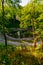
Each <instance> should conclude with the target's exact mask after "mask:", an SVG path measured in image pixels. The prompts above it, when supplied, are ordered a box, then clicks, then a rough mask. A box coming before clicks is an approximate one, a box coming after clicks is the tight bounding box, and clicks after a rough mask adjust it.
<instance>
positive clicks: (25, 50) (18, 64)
mask: <svg viewBox="0 0 43 65" xmlns="http://www.w3.org/2000/svg"><path fill="white" fill-rule="evenodd" d="M0 65H43V51H42V50H41V45H38V46H37V47H36V48H34V47H32V46H23V45H22V46H15V45H14V46H13V45H8V46H7V50H6V48H5V46H4V45H2V44H1V45H0Z"/></svg>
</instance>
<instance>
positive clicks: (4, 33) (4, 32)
mask: <svg viewBox="0 0 43 65" xmlns="http://www.w3.org/2000/svg"><path fill="white" fill-rule="evenodd" d="M4 23H5V21H4V0H2V25H3V35H4V39H5V46H7V38H6V31H5V24H4Z"/></svg>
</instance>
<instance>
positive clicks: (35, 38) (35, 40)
mask: <svg viewBox="0 0 43 65" xmlns="http://www.w3.org/2000/svg"><path fill="white" fill-rule="evenodd" d="M36 42H37V36H35V37H34V47H36Z"/></svg>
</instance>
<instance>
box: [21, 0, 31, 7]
mask: <svg viewBox="0 0 43 65" xmlns="http://www.w3.org/2000/svg"><path fill="white" fill-rule="evenodd" d="M21 1H22V2H21V3H20V5H22V6H25V5H26V4H27V3H28V2H30V0H21Z"/></svg>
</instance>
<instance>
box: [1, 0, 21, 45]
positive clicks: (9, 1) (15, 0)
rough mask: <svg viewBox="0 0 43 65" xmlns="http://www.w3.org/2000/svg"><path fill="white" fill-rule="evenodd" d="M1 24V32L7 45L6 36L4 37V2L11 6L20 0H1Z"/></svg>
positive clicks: (14, 5)
mask: <svg viewBox="0 0 43 65" xmlns="http://www.w3.org/2000/svg"><path fill="white" fill-rule="evenodd" d="M1 2H2V24H3V34H4V38H5V46H7V37H6V30H5V24H4V22H5V19H4V15H5V12H4V3H5V2H6V3H7V5H9V6H12V7H17V6H18V5H19V2H20V0H2V1H1Z"/></svg>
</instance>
